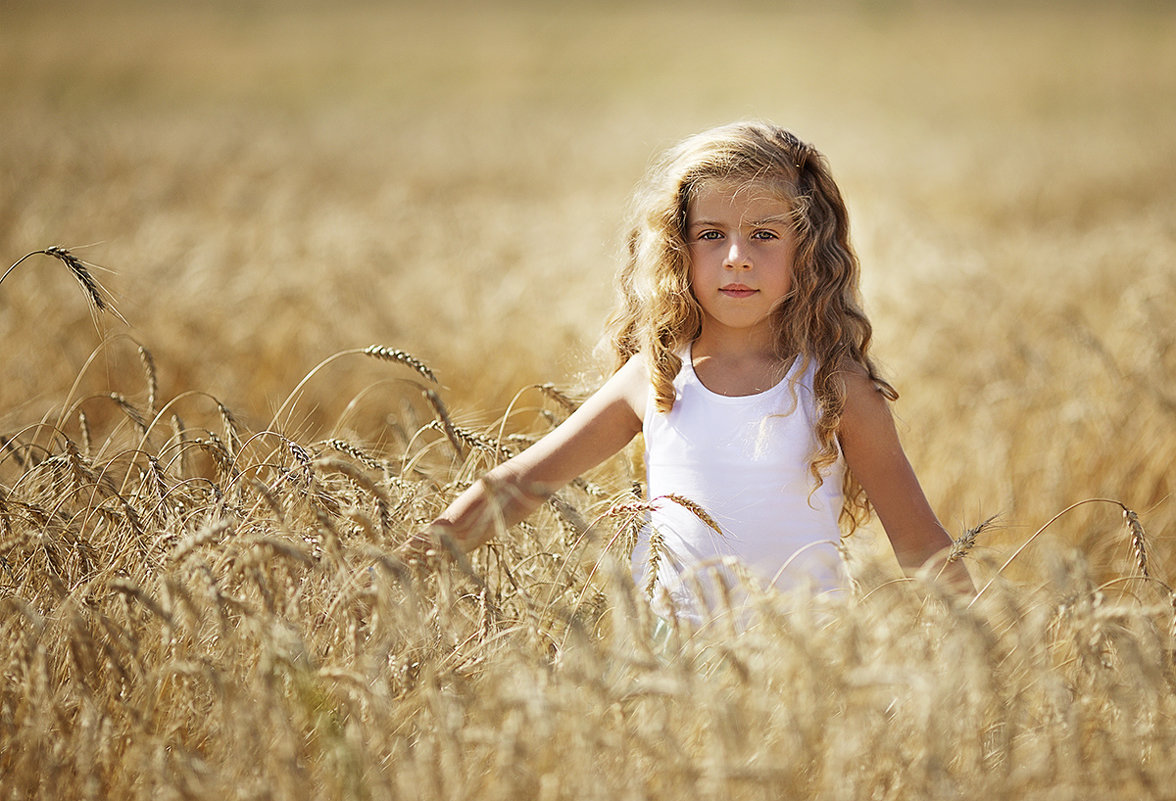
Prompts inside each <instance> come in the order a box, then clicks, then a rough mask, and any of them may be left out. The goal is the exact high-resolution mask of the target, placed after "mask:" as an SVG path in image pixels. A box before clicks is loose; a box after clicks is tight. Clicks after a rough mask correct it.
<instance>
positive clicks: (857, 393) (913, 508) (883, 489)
mask: <svg viewBox="0 0 1176 801" xmlns="http://www.w3.org/2000/svg"><path fill="white" fill-rule="evenodd" d="M843 375H844V380H845V409H844V411H843V412H842V415H841V428H840V430H839V432H838V436H839V439H840V441H841V450H842V452H843V453H844V454H845V461H846V464H847V465H848V466H849V469H850V471H852V473H853V475H854V477H855V478H857V480H858V481H859V482H860V483H861V485H862V488H863V489H864V490H865V491H866V496H867V497H868V498H869V499H870V503H871V504H872V505H873V507H874V511H875V512H876V513H877V514H878V519H879V520H881V521H882V526H883V528H885V529H886V535H887V537H889V539H890V544H891V545H892V546H893V548H894V554H895V556H897V557H898V562H899V564H900V565H901V566H902V568H903V570H904V571H906V572H907V573H910V572H912V571H914V570H916V569H917V568H919V567H922V566H923V565H924V564H926V563H927V562H928V560H930V559H932V558H933V557H938V558H939V559H940V561H941V562H942V561H943V560H944V559H946V550H947V549H948V548H950V547H951V544H952V540H951V537H950V536H949V535H948V533H947V531H946V530H945V529H944V528H943V525H942V524H940V522H939V519H938V518H937V517H936V516H935V512H934V511H932V509H931V504H929V503H928V502H927V496H926V495H924V494H923V488H922V487H921V486H920V485H919V480H918V478H917V477H916V476H915V471H914V469H913V468H912V467H911V463H910V461H908V460H907V457H906V453H905V452H904V451H903V449H902V443H901V442H900V441H899V439H898V431H897V430H896V429H895V427H894V418H893V417H892V416H891V413H890V406H889V404H888V403H887V401H886V398H885V397H883V395H882V393H881V392H879V391H878V389H877V387H875V386H874V383H873V382H872V381H871V380H870V378H869V376H867V375H866V374H865V371H864V370H862V371H853V372H846V373H844V374H843ZM943 577H944V579H945V580H946V581H947V582H948V583H949V584H951V585H952V586H954V587H958V588H960V589H965V590H970V589H972V586H973V585H972V581H971V579H970V578H969V576H968V573H967V571H966V570H965V569H964V566H963V564H961V563H960V562H953V563H951V564H949V565H946V566H945V567H944V569H943Z"/></svg>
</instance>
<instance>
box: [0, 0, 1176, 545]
mask: <svg viewBox="0 0 1176 801" xmlns="http://www.w3.org/2000/svg"><path fill="white" fill-rule="evenodd" d="M0 20H2V25H3V28H4V34H3V46H2V48H0V112H2V115H3V120H4V124H3V127H4V131H3V142H4V146H3V148H2V149H0V165H2V169H0V180H2V181H3V190H2V191H0V204H2V205H0V249H2V250H3V252H5V253H7V254H8V258H9V262H12V261H15V260H16V259H17V258H19V257H20V256H21V255H23V254H24V253H26V252H28V251H30V250H34V249H38V248H42V247H45V246H48V245H50V244H60V245H64V246H68V247H72V248H78V253H79V255H81V256H82V257H83V258H85V259H87V260H88V261H90V262H92V263H95V264H98V265H102V266H105V267H108V268H110V269H111V270H112V271H113V272H112V273H110V274H99V275H98V277H99V278H100V280H103V281H104V283H105V284H106V285H107V286H108V287H109V289H110V290H111V291H112V292H113V293H114V294H115V296H116V297H117V299H118V304H119V308H120V309H121V310H122V311H123V313H124V314H125V316H126V318H127V319H128V320H129V321H130V323H131V326H130V328H129V329H123V328H122V327H121V326H120V325H119V324H118V323H114V324H111V323H109V322H108V323H107V324H106V325H105V328H104V331H105V333H106V334H107V335H111V334H121V333H127V334H129V335H130V336H131V337H133V338H134V340H135V341H137V342H138V343H140V344H143V345H145V346H146V347H147V348H149V349H150V350H151V351H152V353H153V354H154V356H155V359H156V362H157V363H158V366H159V370H160V375H161V382H162V389H161V391H162V392H163V394H164V395H165V396H168V397H170V396H174V395H178V394H180V393H181V392H185V391H188V390H202V391H204V392H208V393H210V394H212V395H214V396H216V397H217V398H219V399H221V400H222V401H223V402H224V403H225V404H226V405H227V406H228V407H229V408H231V409H233V410H234V412H235V413H236V414H237V415H238V416H240V417H242V418H243V419H245V420H248V421H250V422H252V423H253V424H254V425H255V426H262V425H264V424H265V422H266V421H267V420H268V415H269V414H270V413H271V412H272V411H273V410H274V408H275V407H276V406H277V405H278V404H279V403H280V402H281V400H282V399H284V398H285V396H286V394H287V393H288V392H289V391H290V390H291V389H293V387H294V386H295V385H296V384H297V382H298V380H299V379H300V378H301V377H302V376H303V375H305V374H306V373H307V372H308V371H309V370H310V369H311V368H312V367H313V366H314V365H315V364H317V363H318V362H319V361H320V360H321V359H323V358H325V357H327V356H329V355H330V354H332V353H334V352H336V351H339V350H343V349H346V348H352V347H359V346H364V345H367V344H371V343H379V344H386V345H391V346H394V347H398V348H403V349H405V350H408V351H410V352H412V353H414V354H416V355H417V356H418V357H419V358H421V359H423V360H424V361H425V362H427V363H428V364H430V365H431V366H433V367H434V368H435V369H436V371H437V373H438V374H439V375H440V377H441V381H442V384H443V385H444V386H445V396H446V398H447V399H448V400H449V402H450V404H451V406H452V407H453V408H454V409H455V414H457V415H458V416H460V417H461V418H462V419H463V420H465V421H468V422H471V423H487V422H489V421H490V420H492V419H494V418H495V417H496V416H497V415H498V414H500V413H501V411H502V410H503V408H505V406H506V404H507V402H508V401H509V399H510V397H511V396H513V395H514V393H515V392H516V391H518V390H519V389H520V388H521V387H524V386H526V385H528V384H532V383H542V382H548V381H552V382H556V383H557V384H560V385H564V386H567V385H577V384H582V385H591V383H592V381H593V380H595V378H596V377H597V376H598V375H599V363H598V362H596V361H594V360H593V359H592V354H591V348H592V345H593V344H594V342H595V339H596V337H597V336H598V334H599V331H600V326H601V323H602V321H603V318H604V316H605V314H606V313H607V310H608V308H609V304H610V301H611V287H610V281H611V275H612V270H613V268H614V267H615V265H616V263H617V258H618V254H619V251H620V247H619V241H620V229H621V225H622V220H623V216H624V211H625V203H626V200H627V197H628V194H629V192H630V190H631V189H632V187H633V185H634V183H635V182H636V180H637V179H638V177H639V175H640V174H641V172H642V170H643V169H644V167H645V165H646V164H647V163H648V161H649V159H650V158H651V156H652V155H653V154H654V153H656V152H657V151H658V150H660V149H661V148H662V147H664V146H666V145H667V144H669V143H671V142H673V141H675V140H677V139H679V138H680V137H682V136H684V135H686V134H688V133H690V132H693V131H695V130H698V129H701V128H704V127H708V126H710V125H713V124H717V123H720V122H723V121H726V120H730V119H734V118H743V117H764V118H768V119H771V120H773V121H776V122H779V123H781V124H784V125H787V126H790V127H792V128H794V129H795V130H796V131H798V132H799V133H800V134H801V135H802V136H804V137H806V138H808V139H809V140H810V141H812V142H814V143H815V144H817V145H818V147H820V148H821V149H822V150H823V151H824V152H825V153H826V154H827V155H828V156H829V158H830V159H831V161H832V164H833V166H834V171H835V175H836V176H838V178H839V180H840V182H841V184H842V188H843V190H844V192H845V193H846V195H847V197H848V200H849V203H850V206H851V211H852V213H853V222H854V225H855V234H856V242H857V246H858V248H859V251H860V255H861V257H862V261H863V265H864V276H865V278H864V280H865V291H866V295H867V303H868V310H869V311H870V313H871V314H872V316H873V319H874V322H875V325H876V330H877V349H876V353H877V355H878V357H879V358H880V360H881V362H882V363H883V365H884V366H885V368H886V369H887V371H888V373H889V375H890V377H891V379H892V381H893V382H894V383H895V384H896V386H897V387H898V388H899V390H900V392H901V393H902V395H903V397H902V400H901V401H900V403H899V405H898V413H899V415H900V417H901V418H902V421H903V423H904V436H905V438H906V441H907V444H908V448H909V450H910V452H911V455H912V459H913V461H914V462H915V464H916V467H917V468H918V470H919V472H920V474H921V476H922V477H923V480H924V482H925V484H926V485H927V489H928V492H929V494H930V496H931V497H932V499H933V502H934V503H935V505H936V507H937V509H938V510H939V511H940V514H941V516H942V517H943V519H944V520H945V522H946V523H947V524H948V526H949V528H952V529H953V530H962V528H965V527H967V525H971V524H972V523H974V522H975V521H976V520H977V519H980V518H982V517H987V516H988V515H991V514H995V513H998V512H999V513H1001V514H1002V519H1003V520H1004V521H1005V522H1006V523H1007V524H1008V525H1010V526H1014V527H1018V528H1021V527H1027V526H1033V525H1035V524H1040V523H1041V522H1043V521H1044V519H1045V518H1046V517H1047V516H1048V515H1050V514H1052V513H1054V512H1056V511H1058V510H1060V509H1061V508H1064V507H1065V506H1067V505H1068V504H1069V503H1071V502H1073V501H1076V500H1079V499H1081V498H1084V497H1088V496H1091V495H1111V496H1112V497H1115V498H1119V499H1121V500H1123V501H1124V502H1126V503H1128V504H1129V505H1130V506H1132V507H1133V508H1137V509H1139V510H1140V512H1141V514H1143V515H1144V518H1145V520H1147V521H1148V522H1149V524H1150V527H1151V528H1152V529H1153V530H1154V532H1155V533H1156V535H1157V536H1158V537H1161V538H1164V537H1166V536H1167V533H1166V532H1169V531H1171V529H1172V523H1173V516H1174V512H1173V506H1172V504H1171V501H1170V499H1169V495H1170V493H1171V479H1170V470H1169V463H1170V460H1171V458H1172V455H1173V453H1176V450H1174V448H1176V432H1174V422H1176V387H1174V386H1173V383H1172V381H1171V380H1170V376H1171V375H1172V372H1173V367H1174V360H1176V352H1174V351H1173V348H1172V343H1173V339H1174V336H1176V330H1174V326H1176V324H1174V323H1173V319H1172V315H1171V314H1170V311H1169V310H1170V308H1171V306H1172V302H1173V298H1174V294H1176V277H1174V276H1176V273H1174V272H1173V269H1172V264H1173V259H1174V256H1176V244H1174V238H1176V214H1174V213H1173V212H1174V208H1173V207H1174V204H1176V166H1174V165H1176V102H1174V101H1176V47H1174V46H1173V42H1176V14H1174V13H1173V11H1172V9H1171V8H1170V7H1169V6H1168V5H1166V4H1136V5H1132V4H1119V3H1114V4H1111V3H1054V4H1032V3H1031V4H1027V5H1023V4H995V5H987V4H985V5H984V6H983V7H981V5H980V4H964V3H943V4H934V3H916V2H911V3H903V2H894V3H886V2H877V3H864V2H863V3H833V4H828V5H823V6H821V7H820V8H815V7H812V6H810V5H807V4H790V3H783V4H757V3H735V4H730V5H724V6H723V8H721V9H719V8H715V7H714V6H713V5H711V4H704V3H692V2H687V3H682V4H676V5H675V6H674V7H673V10H672V11H671V10H669V9H668V8H666V7H663V6H661V5H658V4H652V3H636V4H622V3H615V4H611V3H598V4H593V3H587V4H584V3H581V4H575V5H568V6H566V7H563V6H561V7H559V8H558V10H557V9H555V8H554V7H548V6H547V5H545V4H539V3H535V4H525V3H515V4H494V3H486V4H481V3H472V2H471V3H446V2H441V3H434V4H407V3H405V4H380V3H350V4H329V5H328V4H316V3H295V4H266V3H246V4H235V3H200V4H179V3H146V2H144V3H103V4H100V5H99V4H53V3H50V4H43V3H31V2H30V3H22V2H15V3H6V4H5V5H4V7H3V9H2V10H0ZM83 246H85V247H83ZM75 294H76V288H75V287H74V286H72V285H71V283H70V280H69V278H68V275H66V274H65V273H64V271H62V270H59V269H57V267H56V266H55V265H50V264H41V265H39V266H32V265H28V266H24V267H22V268H21V270H20V271H19V272H18V273H14V274H13V276H12V277H10V278H9V279H8V280H7V281H6V282H5V284H4V286H3V291H2V292H0V336H3V341H4V343H5V361H4V380H3V382H0V420H2V421H3V424H4V428H6V429H8V430H9V431H10V432H11V431H12V430H14V429H16V428H18V427H19V426H20V425H23V424H26V423H28V422H31V421H33V420H36V419H39V418H40V416H41V415H42V414H43V413H44V411H45V410H46V409H49V408H53V407H55V406H56V405H57V404H60V403H62V399H63V398H64V396H65V393H66V391H67V390H68V388H69V387H70V386H71V385H72V384H73V382H74V380H75V378H76V377H77V375H78V373H79V371H80V369H81V366H82V365H83V363H85V361H86V359H87V357H88V355H89V354H90V353H91V351H92V350H93V349H94V348H95V346H96V344H97V343H98V342H99V339H100V337H99V335H98V334H97V333H96V332H95V330H94V328H93V324H92V323H91V321H90V319H89V318H88V316H87V315H86V314H85V312H84V310H83V309H82V304H81V303H79V300H78V298H77V297H75ZM134 350H135V349H134V346H133V344H130V343H128V342H126V341H125V340H124V341H123V342H122V343H121V344H119V343H118V342H116V343H114V344H111V345H109V346H108V347H106V348H104V349H103V351H102V353H101V354H100V355H99V356H98V358H97V359H96V361H95V363H94V365H92V366H91V367H90V368H89V370H88V371H87V374H86V375H85V377H84V379H83V382H82V386H81V391H82V393H83V394H85V392H86V391H87V390H88V391H94V392H105V391H111V390H113V391H118V392H121V393H124V394H126V395H128V396H133V395H135V394H136V393H139V394H140V395H141V393H142V392H143V391H144V388H143V379H142V375H141V369H140V367H139V365H138V360H137V357H136V356H135V353H134ZM385 379H386V372H385V371H383V370H382V369H381V367H380V365H378V364H368V363H366V362H363V361H361V362H358V363H357V362H355V361H341V362H340V363H338V364H336V365H334V366H332V367H331V368H328V369H327V370H326V371H324V374H323V375H322V376H320V377H318V378H316V379H315V380H312V381H311V382H309V383H308V385H307V386H306V388H305V394H304V395H303V396H302V398H301V400H300V401H299V404H298V406H297V407H296V414H295V416H294V418H293V419H294V422H296V423H298V424H299V425H302V426H303V430H305V431H306V432H307V433H308V434H309V433H311V432H321V431H332V430H336V429H339V430H342V431H345V432H346V433H348V434H349V435H351V436H356V437H360V438H362V439H364V440H365V441H378V440H380V439H381V436H382V426H383V423H384V421H385V419H386V417H387V416H388V414H389V413H390V412H392V411H393V410H395V409H396V408H398V406H399V405H400V403H401V399H400V395H402V394H403V393H400V392H399V391H398V389H397V387H396V386H395V384H394V383H389V382H387V381H386V380H385ZM357 397H358V398H359V400H358V401H357V402H356V403H355V404H352V405H350V406H349V402H350V401H351V400H352V399H353V398H357ZM344 410H347V415H346V418H345V419H343V420H340V417H341V415H343V412H344ZM91 414H92V415H93V414H98V415H101V414H102V412H101V411H92V412H91ZM1108 525H1109V526H1111V527H1112V528H1114V527H1115V526H1117V521H1113V520H1112V521H1110V522H1109V523H1108ZM1095 528H1096V529H1098V530H1101V526H1100V525H1096V526H1095ZM1075 529H1076V530H1080V531H1089V529H1088V528H1087V527H1086V526H1085V525H1080V526H1076V527H1075ZM1024 533H1026V532H1025V531H1024V530H1023V529H1022V530H1020V531H1018V532H1016V533H1015V534H1014V539H1015V538H1016V537H1019V536H1021V535H1022V534H1024ZM1083 536H1085V535H1083ZM1094 536H1098V535H1094Z"/></svg>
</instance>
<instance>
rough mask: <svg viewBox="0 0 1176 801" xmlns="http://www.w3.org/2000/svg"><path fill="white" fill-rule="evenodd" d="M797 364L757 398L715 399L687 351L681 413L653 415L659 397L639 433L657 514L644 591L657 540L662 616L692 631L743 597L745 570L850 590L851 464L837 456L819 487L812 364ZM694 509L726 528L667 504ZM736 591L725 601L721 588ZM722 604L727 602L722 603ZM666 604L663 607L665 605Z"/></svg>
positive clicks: (641, 576)
mask: <svg viewBox="0 0 1176 801" xmlns="http://www.w3.org/2000/svg"><path fill="white" fill-rule="evenodd" d="M801 363H802V360H801V359H797V360H796V361H794V362H793V365H792V366H791V368H789V371H788V373H787V375H786V376H785V378H784V379H783V380H781V381H780V382H779V383H778V384H776V386H774V387H772V388H771V389H769V390H767V391H766V392H761V393H758V394H756V395H747V396H741V397H729V396H726V395H719V394H716V393H714V392H712V391H710V390H709V389H707V388H706V387H705V386H703V385H702V382H701V381H699V380H698V376H697V375H696V374H695V372H694V366H693V364H692V362H691V358H690V353H689V352H687V353H686V354H685V356H684V358H683V364H682V371H681V372H680V373H679V374H678V377H677V379H675V381H674V407H673V409H671V410H670V412H669V413H668V414H663V413H661V412H659V411H657V407H656V404H655V403H654V401H653V392H652V388H651V389H650V398H649V401H648V402H647V404H646V412H645V420H644V425H643V428H642V430H643V433H644V436H645V469H646V478H647V481H648V487H649V490H648V493H649V498H650V500H651V502H653V504H654V509H653V511H652V512H651V513H650V515H649V522H648V525H646V526H645V528H644V529H643V531H642V532H641V535H640V537H639V538H638V543H637V547H636V548H635V549H634V553H633V572H634V577H635V578H636V579H637V582H638V586H639V587H641V588H645V587H647V586H648V580H649V572H650V571H649V569H648V568H649V554H650V547H649V538H650V531H651V528H652V529H655V530H656V531H657V532H658V533H659V534H660V535H661V539H662V541H663V542H664V547H663V548H661V549H660V550H661V553H660V556H659V558H658V569H657V578H656V583H657V584H658V585H660V587H661V588H664V590H665V592H662V590H661V589H655V591H654V596H653V602H654V611H655V612H657V613H658V614H660V615H663V616H670V615H674V614H676V615H678V616H680V617H685V618H689V619H694V620H695V621H696V622H697V621H701V620H702V619H704V618H708V617H710V616H712V615H713V614H714V613H716V612H721V611H722V607H723V606H725V605H726V603H727V602H728V600H730V599H732V598H735V599H739V598H742V593H741V592H740V586H741V584H740V580H737V579H736V576H737V575H738V573H739V572H740V570H739V569H738V568H735V569H734V570H733V569H732V567H733V565H732V562H733V561H736V560H737V561H738V562H739V563H742V565H743V566H744V567H746V568H748V569H749V570H748V571H744V572H749V573H750V574H751V575H752V576H754V577H756V579H757V580H759V581H763V582H765V583H771V584H774V585H775V586H776V587H777V588H779V589H782V590H789V589H793V588H797V587H801V586H805V585H808V586H809V587H811V589H812V590H814V591H818V592H821V591H827V590H834V589H841V588H844V587H846V586H847V585H848V582H847V579H846V576H845V570H844V565H843V563H842V560H841V556H840V551H839V549H838V543H839V541H840V539H841V529H840V527H839V526H838V523H837V518H838V515H839V514H840V512H841V505H842V501H843V494H842V493H843V489H842V484H843V480H844V474H845V466H844V462H843V461H842V459H841V458H840V457H839V458H838V460H837V462H836V463H835V464H833V465H832V466H831V467H830V468H828V469H827V470H826V472H825V473H824V481H823V483H822V484H821V486H820V487H819V488H816V490H815V491H814V487H815V485H816V480H815V479H814V478H813V475H812V473H811V472H810V470H809V464H810V462H811V460H812V457H813V454H814V453H815V451H816V448H817V440H816V434H815V422H816V419H817V418H816V405H815V403H814V398H813V376H814V374H815V372H816V366H815V364H813V363H812V362H810V363H809V365H808V368H807V369H805V370H803V371H801V369H800V365H801ZM669 494H673V495H678V496H682V497H685V498H688V499H690V500H691V501H693V502H694V503H697V504H698V505H699V506H701V507H702V508H703V509H705V510H706V512H707V513H708V514H709V515H710V517H711V518H712V519H713V520H714V522H716V523H717V524H718V526H719V527H720V528H721V529H722V535H719V534H717V533H716V532H715V531H714V529H713V528H711V527H710V526H708V525H707V524H706V523H704V522H703V521H702V520H701V519H700V518H699V517H698V515H696V514H695V513H694V512H692V511H690V510H689V509H687V508H685V507H684V506H683V505H681V504H679V503H676V502H674V501H672V500H670V499H668V498H666V497H664V496H666V495H669ZM720 580H721V581H723V582H724V583H726V584H727V586H728V587H729V588H731V590H732V591H733V594H732V593H730V592H726V593H724V592H721V591H720V589H719V588H718V585H717V584H716V583H715V582H717V581H720ZM724 596H725V598H724ZM667 600H668V601H669V605H668V608H667V603H666V601H667Z"/></svg>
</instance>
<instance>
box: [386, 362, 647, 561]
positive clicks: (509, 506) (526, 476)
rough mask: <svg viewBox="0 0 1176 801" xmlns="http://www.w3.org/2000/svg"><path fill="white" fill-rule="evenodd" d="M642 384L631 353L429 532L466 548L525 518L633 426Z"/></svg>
mask: <svg viewBox="0 0 1176 801" xmlns="http://www.w3.org/2000/svg"><path fill="white" fill-rule="evenodd" d="M648 386H649V376H648V373H647V371H646V368H645V365H644V362H643V360H642V358H641V357H640V356H634V357H633V358H631V359H630V360H629V361H628V362H627V363H626V364H625V366H624V367H622V368H621V369H620V370H618V371H617V372H616V373H614V374H613V376H612V377H611V378H610V379H609V380H608V381H606V382H605V384H604V386H602V387H601V388H600V389H599V390H597V391H596V392H595V393H594V394H593V395H592V397H590V398H589V399H588V400H586V401H585V402H584V403H583V404H582V405H581V406H580V408H578V409H577V410H576V411H575V412H573V413H572V415H571V416H570V417H569V418H568V419H567V420H565V421H564V422H563V423H561V424H560V425H559V426H558V427H557V428H556V429H555V430H554V431H552V432H551V433H550V434H548V435H547V436H545V437H544V438H543V439H541V440H540V441H539V442H537V443H535V444H534V445H532V446H531V447H530V448H528V449H527V450H525V451H523V452H522V453H520V454H519V455H518V456H515V457H513V458H511V459H509V460H507V461H506V462H503V463H502V464H500V465H499V466H497V467H495V468H494V469H493V470H490V471H489V472H488V473H486V475H484V476H482V478H480V479H478V480H477V481H476V482H474V484H472V485H471V486H470V488H469V489H467V490H466V491H465V492H463V493H462V494H461V495H459V496H458V497H457V499H456V500H454V501H453V503H451V504H450V505H449V507H448V508H447V509H446V510H445V511H444V512H442V513H441V515H440V516H439V517H438V518H437V519H436V520H435V521H434V522H433V525H432V526H431V529H432V532H433V534H442V533H443V534H446V535H448V536H449V537H452V538H453V540H454V541H455V542H456V543H457V544H458V545H459V546H460V547H461V548H462V549H463V550H466V551H470V550H473V549H474V548H477V547H478V546H479V545H481V544H483V543H484V542H486V541H487V540H489V539H490V538H491V537H493V536H494V534H495V532H496V531H498V530H500V529H505V528H508V527H510V526H512V525H514V524H515V523H517V522H519V521H521V520H522V519H524V518H525V517H527V515H529V514H530V513H531V512H533V511H535V509H537V508H538V507H539V506H540V505H541V504H542V503H543V502H544V501H545V500H546V499H547V498H549V497H550V496H551V494H552V493H553V492H555V491H556V490H558V489H559V488H560V487H562V486H563V485H564V484H567V483H568V482H569V481H571V480H572V479H573V478H575V477H576V476H578V475H580V474H581V473H583V472H585V471H586V470H589V469H591V468H593V467H595V466H596V465H598V464H600V463H601V462H603V461H604V460H605V459H607V458H608V457H610V456H612V455H613V454H615V453H616V452H617V451H619V450H620V449H621V448H623V447H624V446H625V445H626V444H627V443H628V442H629V441H630V440H632V439H633V437H634V436H635V435H636V434H637V433H638V432H640V431H641V420H642V417H643V415H644V410H645V395H646V392H647V388H648ZM431 539H432V537H431V536H430V534H429V533H428V532H425V533H422V534H420V535H418V536H417V537H416V538H414V540H413V541H411V542H410V543H409V545H408V548H409V550H410V551H415V552H420V551H423V550H424V549H425V548H427V547H428V546H429V544H430V541H431Z"/></svg>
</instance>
